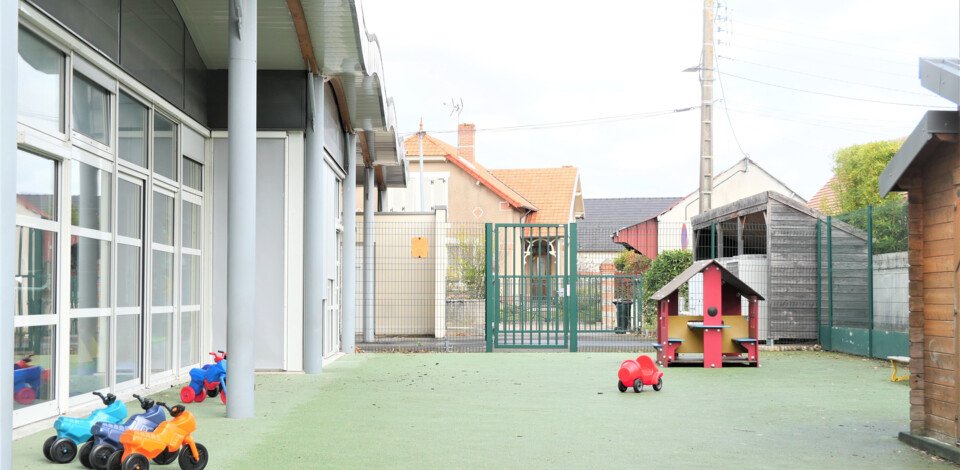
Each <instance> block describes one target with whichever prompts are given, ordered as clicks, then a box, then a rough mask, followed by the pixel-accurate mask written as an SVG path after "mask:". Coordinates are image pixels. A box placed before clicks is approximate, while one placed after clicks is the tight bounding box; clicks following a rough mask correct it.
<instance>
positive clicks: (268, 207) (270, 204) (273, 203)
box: [255, 139, 286, 370]
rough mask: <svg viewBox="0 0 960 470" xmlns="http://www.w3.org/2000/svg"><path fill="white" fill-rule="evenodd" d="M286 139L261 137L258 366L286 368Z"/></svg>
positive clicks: (259, 165) (259, 171)
mask: <svg viewBox="0 0 960 470" xmlns="http://www.w3.org/2000/svg"><path fill="white" fill-rule="evenodd" d="M285 147H286V140H285V139H257V208H256V210H257V253H256V257H257V321H256V331H257V339H258V341H257V354H256V356H257V357H256V364H255V365H256V368H257V369H260V370H263V369H267V370H281V369H283V365H284V364H283V350H284V345H285V344H286V341H285V337H284V331H283V328H284V320H283V318H284V301H283V299H284V277H285V276H284V271H285V269H284V267H285V262H284V260H285V257H284V251H285V250H284V247H285V243H284V227H285V225H284V213H285V211H284V198H283V196H284V169H285V159H286V155H285Z"/></svg>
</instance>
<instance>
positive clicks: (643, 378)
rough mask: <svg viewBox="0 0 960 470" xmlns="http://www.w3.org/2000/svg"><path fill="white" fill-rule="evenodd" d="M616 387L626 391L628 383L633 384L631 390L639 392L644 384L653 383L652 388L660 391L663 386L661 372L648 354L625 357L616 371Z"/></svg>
mask: <svg viewBox="0 0 960 470" xmlns="http://www.w3.org/2000/svg"><path fill="white" fill-rule="evenodd" d="M617 377H618V378H619V379H620V380H618V381H617V388H618V389H619V390H620V391H621V392H626V391H627V387H628V384H629V385H632V386H633V391H634V392H637V393H640V391H641V390H643V386H644V385H653V389H654V390H656V391H658V392H659V391H660V389H661V388H663V372H660V369H658V368H657V365H656V364H654V363H653V359H650V356H638V357H637V359H636V360H633V359H627V360H626V361H623V364H620V371H619V372H617Z"/></svg>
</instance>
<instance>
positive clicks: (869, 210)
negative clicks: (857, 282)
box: [867, 205, 873, 357]
mask: <svg viewBox="0 0 960 470" xmlns="http://www.w3.org/2000/svg"><path fill="white" fill-rule="evenodd" d="M867 319H868V320H867V321H868V323H867V328H868V330H867V333H868V334H867V357H873V206H872V205H869V206H867Z"/></svg>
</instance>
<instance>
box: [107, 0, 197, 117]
mask: <svg viewBox="0 0 960 470" xmlns="http://www.w3.org/2000/svg"><path fill="white" fill-rule="evenodd" d="M122 6H123V8H122V9H121V13H120V18H121V22H122V24H123V28H122V30H121V34H120V38H121V41H122V47H121V49H120V65H121V67H123V68H124V70H126V71H127V72H129V73H130V74H131V75H133V76H134V77H137V79H138V80H140V81H141V82H143V83H144V84H145V85H147V86H149V87H150V88H151V89H153V90H154V91H156V92H157V93H159V94H160V95H161V96H163V97H164V98H165V99H167V100H168V101H170V102H171V103H173V104H175V105H176V106H178V107H180V108H182V107H183V79H184V54H183V44H184V41H183V38H184V31H185V26H184V24H183V19H182V18H180V13H179V12H178V11H177V9H176V6H174V5H173V3H172V2H170V1H169V0H123V4H122Z"/></svg>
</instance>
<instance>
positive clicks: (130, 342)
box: [116, 315, 142, 383]
mask: <svg viewBox="0 0 960 470" xmlns="http://www.w3.org/2000/svg"><path fill="white" fill-rule="evenodd" d="M141 344H142V342H141V341H140V315H117V362H116V364H117V383H123V382H129V381H131V380H136V379H139V378H140V345H141Z"/></svg>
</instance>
